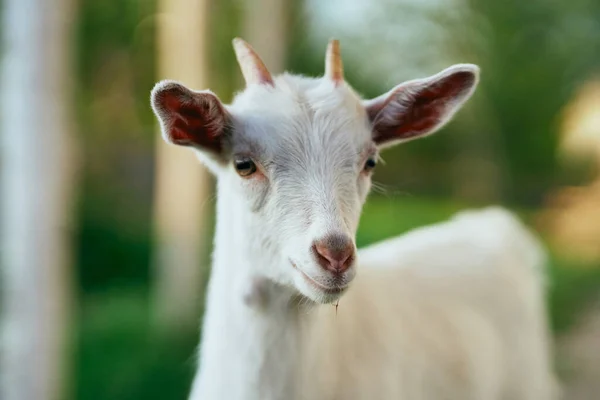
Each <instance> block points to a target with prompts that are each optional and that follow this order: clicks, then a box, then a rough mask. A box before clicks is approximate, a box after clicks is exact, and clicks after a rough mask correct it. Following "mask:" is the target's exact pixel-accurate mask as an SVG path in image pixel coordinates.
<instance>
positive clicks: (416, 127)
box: [370, 72, 475, 143]
mask: <svg viewBox="0 0 600 400" xmlns="http://www.w3.org/2000/svg"><path fill="white" fill-rule="evenodd" d="M474 79H475V77H474V75H473V74H472V73H471V72H457V73H454V74H452V75H449V76H447V77H444V78H442V79H440V80H437V81H435V82H431V83H429V84H427V83H426V84H421V86H420V87H400V88H398V90H397V91H395V93H393V94H392V95H390V96H389V97H388V98H387V99H386V100H385V102H384V104H383V105H381V104H380V105H379V107H377V106H376V105H374V107H373V108H374V109H375V110H377V108H379V110H377V111H378V112H377V115H376V116H375V118H374V119H373V124H374V130H375V132H374V135H375V136H374V139H375V141H376V142H378V143H383V142H387V141H391V140H402V139H410V138H413V137H416V136H420V135H423V134H426V133H429V132H430V131H432V130H434V129H435V128H436V127H437V126H438V125H439V123H440V122H441V120H442V119H443V117H444V115H445V114H446V113H448V112H449V111H450V107H449V106H450V104H449V103H451V102H452V101H455V100H456V99H457V98H458V97H460V96H461V95H462V94H463V92H464V91H465V90H468V89H469V88H470V87H471V86H472V84H473V81H474ZM372 112H373V111H370V113H372Z"/></svg>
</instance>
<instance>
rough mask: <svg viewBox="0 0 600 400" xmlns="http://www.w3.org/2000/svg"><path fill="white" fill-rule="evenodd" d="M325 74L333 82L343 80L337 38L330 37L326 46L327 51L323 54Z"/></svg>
mask: <svg viewBox="0 0 600 400" xmlns="http://www.w3.org/2000/svg"><path fill="white" fill-rule="evenodd" d="M325 76H327V77H328V78H329V79H331V80H332V81H333V82H335V84H339V83H341V82H343V81H344V65H343V64H342V56H341V53H340V42H339V40H336V39H331V40H330V41H329V45H328V46H327V53H326V54H325Z"/></svg>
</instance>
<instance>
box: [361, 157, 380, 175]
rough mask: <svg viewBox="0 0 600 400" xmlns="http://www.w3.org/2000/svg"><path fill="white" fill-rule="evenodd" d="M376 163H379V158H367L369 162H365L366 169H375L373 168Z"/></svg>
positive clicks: (367, 170) (366, 170)
mask: <svg viewBox="0 0 600 400" xmlns="http://www.w3.org/2000/svg"><path fill="white" fill-rule="evenodd" d="M376 165H377V160H375V159H374V158H369V159H368V160H367V162H365V167H364V171H365V172H370V171H371V170H373V168H375V166H376Z"/></svg>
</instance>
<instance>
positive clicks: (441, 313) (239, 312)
mask: <svg viewBox="0 0 600 400" xmlns="http://www.w3.org/2000/svg"><path fill="white" fill-rule="evenodd" d="M457 70H458V71H465V70H466V71H472V73H473V74H475V75H476V74H477V69H476V68H474V67H472V66H464V65H463V66H458V67H455V68H454V70H449V71H450V72H448V73H452V71H457ZM432 79H433V81H434V80H435V77H434V78H432ZM431 81H432V80H428V81H418V83H419V85H424V84H428V83H427V82H431ZM472 82H476V79H474V80H473V81H472ZM161 85H165V84H159V85H158V86H157V88H155V91H154V92H153V99H154V98H155V97H154V96H155V93H157V92H158V91H160V90H161V89H160V88H161ZM471 92H472V88H469V90H467V92H466V93H467V95H464V93H465V92H463V94H462V95H461V96H462V97H460V98H457V99H446V101H444V102H441V103H440V104H441V106H443V107H445V108H444V110H443V111H444V113H443V114H442V115H441V119H440V121H441V122H439V123H437V124H436V125H435V126H434V127H433V128H432V129H437V128H438V127H439V126H440V125H441V124H443V123H444V122H445V121H447V120H448V119H449V117H450V116H451V115H452V114H453V113H454V112H455V111H456V109H457V108H458V107H459V106H460V104H462V102H464V101H465V100H466V98H467V97H468V95H470V93H471ZM199 95H201V94H199ZM383 100H385V99H383ZM153 101H154V100H153ZM380 101H381V99H380ZM372 104H373V101H371V102H363V101H362V100H361V99H360V98H359V97H358V96H357V95H356V94H355V93H354V92H353V91H352V89H351V88H350V87H349V86H347V85H345V84H344V85H338V86H336V85H334V84H333V83H332V82H330V81H328V80H327V79H308V78H302V77H297V76H291V75H283V76H281V77H279V78H277V79H276V80H275V85H274V87H272V86H267V85H264V86H261V85H250V87H248V88H247V89H246V90H245V91H244V92H242V93H240V94H239V95H238V96H237V97H236V99H235V100H234V102H233V104H232V105H230V106H226V109H227V112H228V113H229V115H230V116H231V118H230V119H231V121H232V125H233V126H232V128H233V129H232V130H231V137H228V138H226V139H227V140H228V145H227V146H226V148H227V149H228V150H227V151H228V152H229V153H228V154H225V155H223V154H221V155H219V157H220V158H219V159H223V160H227V159H229V160H230V159H231V158H234V157H237V156H239V155H249V156H251V158H252V159H253V160H254V161H255V162H256V164H257V166H258V169H259V172H257V173H256V174H254V175H253V176H250V177H248V178H242V177H240V176H238V175H237V174H236V172H235V171H234V168H233V166H232V163H231V162H213V161H211V160H214V157H212V156H211V155H209V154H207V152H206V150H205V149H198V150H199V152H198V153H199V157H200V158H201V159H202V160H203V161H205V162H206V163H207V164H208V165H209V167H210V168H211V170H213V172H214V173H215V174H216V175H217V178H218V195H217V198H218V200H217V212H218V215H217V227H216V235H215V250H214V254H213V267H212V275H211V278H210V282H209V287H208V294H207V308H206V312H205V318H204V323H203V330H202V343H201V347H200V352H199V370H198V373H197V376H196V378H195V381H194V385H193V389H192V393H191V397H190V398H191V399H192V400H213V399H214V400H221V399H227V400H242V399H246V400H275V399H282V400H301V399H310V400H313V399H332V400H333V399H336V400H337V399H345V400H346V399H350V400H352V399H406V400H443V399H452V400H534V399H535V400H538V399H539V400H545V399H551V398H552V396H553V394H552V393H553V390H554V380H553V375H552V372H551V367H550V364H551V363H550V360H549V357H550V356H549V351H548V346H549V343H548V332H547V326H546V316H545V308H544V298H543V297H544V290H543V286H544V285H543V278H542V276H543V274H542V269H541V267H542V264H543V256H542V254H543V253H542V251H541V250H540V247H539V245H538V243H537V241H536V240H535V239H534V238H533V237H532V236H531V235H530V234H529V233H528V232H527V230H526V229H525V228H524V227H523V226H522V225H521V224H520V223H519V222H518V221H516V220H515V219H514V218H513V217H512V216H511V215H510V214H509V213H507V212H506V211H503V210H501V209H486V210H483V211H473V212H466V213H462V214H460V215H458V216H456V217H454V218H453V219H452V220H450V221H449V222H446V223H442V224H438V225H435V226H432V227H427V228H423V229H419V230H416V231H414V232H411V233H409V234H407V235H404V236H402V237H399V238H395V239H392V240H389V241H386V242H383V243H380V244H377V245H374V246H371V247H369V248H367V249H364V250H362V251H361V252H359V253H358V257H357V259H358V261H357V262H356V263H355V265H353V266H352V267H350V268H349V269H348V271H346V272H345V273H344V275H343V279H342V282H343V283H344V284H348V285H350V287H349V289H347V290H346V291H345V292H344V293H343V294H330V293H329V294H328V293H326V292H324V291H322V290H320V289H319V288H318V286H316V285H315V284H314V283H311V280H312V281H315V282H318V283H319V284H321V285H324V286H331V284H332V283H331V282H333V280H332V278H331V276H330V275H329V272H327V271H325V270H324V269H322V268H320V267H319V265H318V263H317V262H316V260H315V259H314V254H313V253H311V245H312V244H313V243H314V242H315V241H316V240H319V239H320V238H323V237H325V236H326V235H328V234H331V233H336V234H343V235H346V236H347V237H351V238H354V236H355V234H356V230H357V227H358V221H359V217H360V213H361V209H362V205H363V203H364V201H365V199H366V196H367V193H368V191H369V188H370V183H371V179H370V175H369V174H367V173H365V172H363V166H364V163H365V160H366V159H367V158H369V157H377V148H376V146H375V145H374V143H373V140H372V136H371V126H370V122H369V120H368V118H367V112H366V109H365V107H369V106H370V105H372ZM380 104H381V103H380ZM395 108H396V109H398V107H395ZM156 109H157V108H156V106H155V110H156ZM168 112H169V111H168V110H160V113H159V112H157V114H158V115H159V117H161V118H168V117H169V116H168V115H166V116H165V114H164V113H167V114H168ZM161 113H163V114H161ZM164 126H165V125H164V124H163V127H164ZM423 133H424V134H426V133H428V132H423ZM179 178H181V179H184V177H179ZM338 283H339V280H338ZM336 301H339V307H338V308H337V309H336V308H335V307H334V306H333V305H332V304H334V303H336Z"/></svg>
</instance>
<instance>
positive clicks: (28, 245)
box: [0, 0, 75, 400]
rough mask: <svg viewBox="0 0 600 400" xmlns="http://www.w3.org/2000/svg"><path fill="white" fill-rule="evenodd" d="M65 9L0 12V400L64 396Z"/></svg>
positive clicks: (68, 21)
mask: <svg viewBox="0 0 600 400" xmlns="http://www.w3.org/2000/svg"><path fill="white" fill-rule="evenodd" d="M72 11H73V7H72V3H71V1H70V0H6V1H5V2H4V8H3V9H2V14H3V20H2V30H3V50H4V54H3V56H4V57H3V60H2V61H3V65H2V105H1V109H2V111H1V112H2V117H1V122H0V123H1V124H2V131H1V135H2V136H1V137H2V142H1V148H0V152H1V153H0V154H1V156H0V157H1V160H0V161H1V163H2V169H1V171H2V175H1V178H0V185H1V191H2V193H1V196H2V197H1V198H2V205H1V209H0V210H1V213H2V214H1V215H0V226H1V228H0V241H1V244H0V246H1V251H0V257H1V263H2V297H3V298H2V303H3V318H2V321H1V322H2V325H1V330H2V332H1V334H2V336H1V344H2V348H1V349H0V379H1V380H2V381H1V382H0V398H2V399H3V400H41V399H49V400H58V399H60V400H62V399H65V398H68V397H70V396H69V395H68V394H67V393H66V390H65V389H66V388H67V382H66V379H65V377H66V370H67V364H68V362H66V360H69V359H70V358H71V357H70V354H69V353H68V344H69V339H70V337H69V332H70V330H71V328H72V323H71V307H70V305H71V304H70V303H71V295H72V292H71V290H72V287H71V283H72V282H71V262H72V254H71V223H70V222H71V218H70V217H71V215H70V213H71V211H72V210H73V207H72V206H73V204H72V197H73V186H74V178H75V174H74V172H75V168H74V167H75V165H74V158H73V156H74V154H73V146H72V142H71V140H72V138H71V129H72V127H71V122H72V119H71V100H72V99H71V95H72V92H71V79H72V77H73V75H74V71H73V68H72V53H71V51H72V49H73V47H72V46H71V44H72V43H71V40H72V37H73V36H72V31H71V28H72V23H73V14H72Z"/></svg>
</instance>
